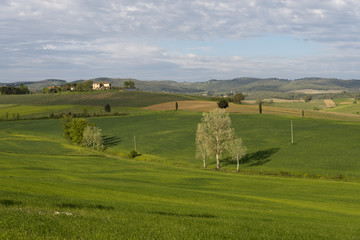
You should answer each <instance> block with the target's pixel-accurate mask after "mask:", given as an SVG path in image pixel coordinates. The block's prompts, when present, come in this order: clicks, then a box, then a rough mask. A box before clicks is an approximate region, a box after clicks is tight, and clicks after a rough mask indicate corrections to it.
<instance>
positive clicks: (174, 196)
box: [0, 112, 360, 240]
mask: <svg viewBox="0 0 360 240" xmlns="http://www.w3.org/2000/svg"><path fill="white" fill-rule="evenodd" d="M154 114H156V113H154ZM154 114H153V115H151V114H150V115H149V116H140V118H139V119H136V118H132V120H133V121H138V124H137V128H138V129H139V130H141V131H143V132H144V131H145V129H146V128H147V127H148V128H152V129H153V130H156V129H158V128H159V126H156V127H155V126H153V121H151V119H150V117H155V115H154ZM162 114H163V115H161V114H159V116H158V118H160V117H161V118H165V117H166V118H167V120H168V121H170V122H171V123H172V124H169V125H171V126H174V129H173V131H174V130H176V129H182V130H183V128H184V127H188V124H187V123H186V122H187V121H188V120H186V119H189V118H192V119H198V118H199V115H192V114H188V113H172V112H171V113H162ZM177 114H178V115H177ZM147 117H148V118H147ZM244 117H245V118H246V116H244ZM180 118H183V119H185V123H184V125H179V126H178V127H176V126H177V125H178V124H180V123H181V121H179V119H180ZM232 118H233V122H234V123H235V122H236V121H241V119H242V118H243V116H238V117H235V115H232ZM124 119H125V118H124V117H112V118H103V119H100V118H97V119H96V121H97V122H98V124H99V125H100V123H103V124H105V125H106V124H107V123H110V122H111V124H114V123H115V122H116V121H122V120H124ZM145 120H146V121H145ZM248 120H254V119H253V118H252V119H248ZM283 120H284V119H281V118H280V119H278V121H280V122H279V125H281V124H280V123H281V121H283ZM91 121H95V119H92V120H91ZM109 121H110V122H109ZM269 121H270V122H272V123H274V122H276V121H277V120H276V119H275V118H274V119H267V121H264V122H263V124H264V126H258V127H259V128H261V129H262V130H263V128H265V127H268V126H267V125H266V122H269ZM126 122H127V123H129V122H130V121H128V120H127V121H126ZM123 123H124V122H123ZM144 123H147V125H144V126H143V124H144ZM240 123H241V125H242V124H243V122H240ZM256 123H259V122H256ZM320 123H321V124H326V122H320ZM314 124H315V125H312V126H313V127H317V126H318V125H317V124H316V122H315V123H314ZM328 124H330V125H328V127H331V126H336V127H339V128H340V129H346V128H349V129H350V130H351V129H352V130H355V129H353V127H354V126H353V125H349V126H346V125H345V124H344V125H341V124H340V125H337V123H336V122H328ZM331 124H333V125H331ZM105 125H102V127H103V129H104V130H105V129H107V131H108V132H107V134H110V133H109V131H110V129H112V130H113V131H115V130H116V129H117V127H119V126H118V125H116V126H113V125H106V126H105ZM235 125H236V124H235ZM236 127H239V125H236ZM244 127H247V126H244ZM124 129H125V128H123V129H122V130H124ZM165 130H166V131H170V129H168V125H166V126H164V127H163V128H160V129H158V131H159V133H163V137H164V138H165V139H167V140H168V141H170V140H171V139H172V138H173V137H174V136H175V138H178V137H179V134H175V135H166V134H165V133H164V131H165ZM312 130H314V129H312ZM161 131H162V132H161ZM253 131H256V132H258V134H259V133H260V129H259V130H256V129H255V128H254V129H253ZM320 131H321V133H324V130H321V129H320ZM189 132H190V131H189ZM164 134H165V135H164ZM346 134H348V133H346ZM353 134H354V135H355V133H353ZM114 135H115V136H117V137H119V138H120V142H118V144H119V145H121V144H123V143H125V142H126V141H127V140H126V132H124V133H120V132H113V135H112V136H114ZM185 135H186V134H185ZM138 136H139V140H140V139H141V138H140V136H141V134H139V135H138ZM159 136H161V134H158V135H157V136H156V137H154V138H153V139H152V141H153V142H158V141H159V139H160V137H159ZM170 136H171V138H169V137H170ZM256 136H257V135H254V136H253V137H254V138H255V140H256V139H257V140H256V141H257V142H259V141H260V140H261V139H263V140H262V142H260V144H259V147H260V146H261V147H263V146H265V145H266V144H268V146H269V145H271V146H274V145H279V141H280V140H277V141H274V140H275V139H282V137H281V134H279V133H276V132H273V134H272V139H273V140H271V139H269V138H265V137H262V138H261V139H258V137H256ZM311 137H312V136H311ZM0 138H1V141H0V146H1V150H0V168H1V169H2V171H0V216H1V220H0V236H1V238H2V239H179V238H180V239H267V240H269V239H270V240H271V239H276V240H277V239H291V240H294V239H295V240H296V239H357V238H358V236H359V233H360V227H359V225H358V222H359V220H360V212H359V208H358V206H359V201H360V192H359V187H360V186H359V183H358V182H353V183H350V182H342V181H328V180H321V179H316V180H314V179H297V178H283V177H266V176H255V175H254V176H251V175H243V174H230V173H224V172H216V171H214V170H210V169H209V170H202V169H196V168H193V167H191V168H190V167H188V168H184V167H177V166H172V165H168V164H163V163H156V162H149V161H143V160H141V159H131V160H130V159H128V158H125V157H121V156H120V157H118V156H115V155H113V154H107V153H106V151H105V152H104V153H102V152H95V151H91V150H90V151H89V150H83V149H81V148H80V147H77V146H73V145H70V144H69V143H68V142H67V141H66V140H65V139H64V138H63V137H62V130H61V126H60V124H59V121H58V120H36V121H34V120H33V121H9V122H0ZM308 141H311V138H310V136H309V139H308ZM341 141H344V139H343V138H342V139H338V142H341ZM139 143H140V142H139ZM158 143H161V142H158ZM4 144H5V145H4ZM149 144H150V143H149ZM186 144H187V143H182V144H180V145H179V146H175V145H173V144H160V145H161V146H159V151H158V152H157V154H159V155H162V154H163V153H164V151H162V149H166V148H169V149H173V150H176V149H177V148H182V147H183V146H185V145H186ZM264 144H265V145H264ZM141 145H143V144H140V146H141ZM248 145H249V147H250V146H251V144H249V141H248ZM299 145H301V144H300V143H299ZM116 146H117V145H116ZM140 146H139V147H140ZM114 147H115V146H114ZM281 147H282V148H283V147H284V145H282V146H281ZM250 148H252V147H250ZM115 149H116V148H114V149H113V150H115ZM253 149H254V148H253ZM354 150H355V151H356V149H354ZM185 151H187V150H185ZM250 151H252V150H250ZM280 151H281V150H279V151H278V152H280ZM142 152H143V153H146V151H145V149H142ZM178 153H179V151H177V152H175V153H174V155H178ZM180 155H183V156H186V153H183V154H180ZM298 155H300V154H299V152H298ZM165 156H166V155H165ZM317 159H321V156H320V155H319V156H317ZM346 159H347V158H345V157H344V158H342V159H340V161H342V162H345V161H346ZM172 160H177V159H172V158H171V157H170V158H169V161H172ZM288 160H289V161H291V160H292V159H291V157H289V159H288ZM270 162H271V161H270ZM270 162H269V163H270ZM266 164H267V163H266ZM266 164H265V165H266ZM199 165H201V164H200V162H199ZM354 168H355V167H354Z"/></svg>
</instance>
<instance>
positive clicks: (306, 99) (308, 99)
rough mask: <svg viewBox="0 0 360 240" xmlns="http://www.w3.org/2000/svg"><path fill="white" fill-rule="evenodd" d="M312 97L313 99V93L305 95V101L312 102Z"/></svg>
mask: <svg viewBox="0 0 360 240" xmlns="http://www.w3.org/2000/svg"><path fill="white" fill-rule="evenodd" d="M311 99H312V96H311V95H306V96H305V97H304V101H305V102H310V101H311Z"/></svg>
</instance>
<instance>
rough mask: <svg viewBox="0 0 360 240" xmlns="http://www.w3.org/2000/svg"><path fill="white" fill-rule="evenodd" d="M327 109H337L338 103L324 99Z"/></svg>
mask: <svg viewBox="0 0 360 240" xmlns="http://www.w3.org/2000/svg"><path fill="white" fill-rule="evenodd" d="M324 102H325V104H326V107H330V108H331V107H336V103H335V102H334V100H332V99H324Z"/></svg>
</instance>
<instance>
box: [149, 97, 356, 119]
mask: <svg viewBox="0 0 360 240" xmlns="http://www.w3.org/2000/svg"><path fill="white" fill-rule="evenodd" d="M178 105H179V108H178V109H179V110H184V111H196V112H208V111H210V110H212V109H215V108H217V107H218V106H217V103H216V102H210V101H178ZM144 109H148V110H154V111H169V110H175V102H167V103H161V104H156V105H151V106H148V107H145V108H144ZM226 111H227V112H230V113H243V114H259V107H258V105H245V104H233V103H230V104H229V107H228V108H227V109H226ZM262 114H271V115H285V116H298V117H301V115H302V110H301V109H295V108H279V107H271V106H266V105H265V106H264V105H263V113H262ZM305 117H307V118H317V119H330V120H338V121H348V122H360V116H359V115H355V114H347V113H338V112H323V111H315V110H305Z"/></svg>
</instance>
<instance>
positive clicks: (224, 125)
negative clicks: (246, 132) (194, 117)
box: [196, 108, 234, 170]
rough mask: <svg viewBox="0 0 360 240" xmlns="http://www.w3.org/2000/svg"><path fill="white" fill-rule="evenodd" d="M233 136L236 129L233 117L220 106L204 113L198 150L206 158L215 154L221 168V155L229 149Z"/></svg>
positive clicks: (199, 130)
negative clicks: (232, 126)
mask: <svg viewBox="0 0 360 240" xmlns="http://www.w3.org/2000/svg"><path fill="white" fill-rule="evenodd" d="M199 126H200V127H199ZM200 136H202V137H200ZM233 136H234V129H233V128H231V119H230V117H229V114H228V113H227V112H226V111H225V109H219V108H218V109H214V110H212V111H210V112H209V113H203V115H202V119H201V123H199V125H198V131H197V140H196V143H197V145H196V146H197V149H198V152H200V154H201V156H202V157H203V159H206V157H208V156H209V155H210V154H211V155H215V158H216V168H217V169H218V170H220V157H221V156H222V154H223V153H224V152H225V151H227V150H228V145H229V144H230V141H231V139H233ZM198 138H199V139H198ZM202 153H204V155H202ZM204 156H205V158H204Z"/></svg>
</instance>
